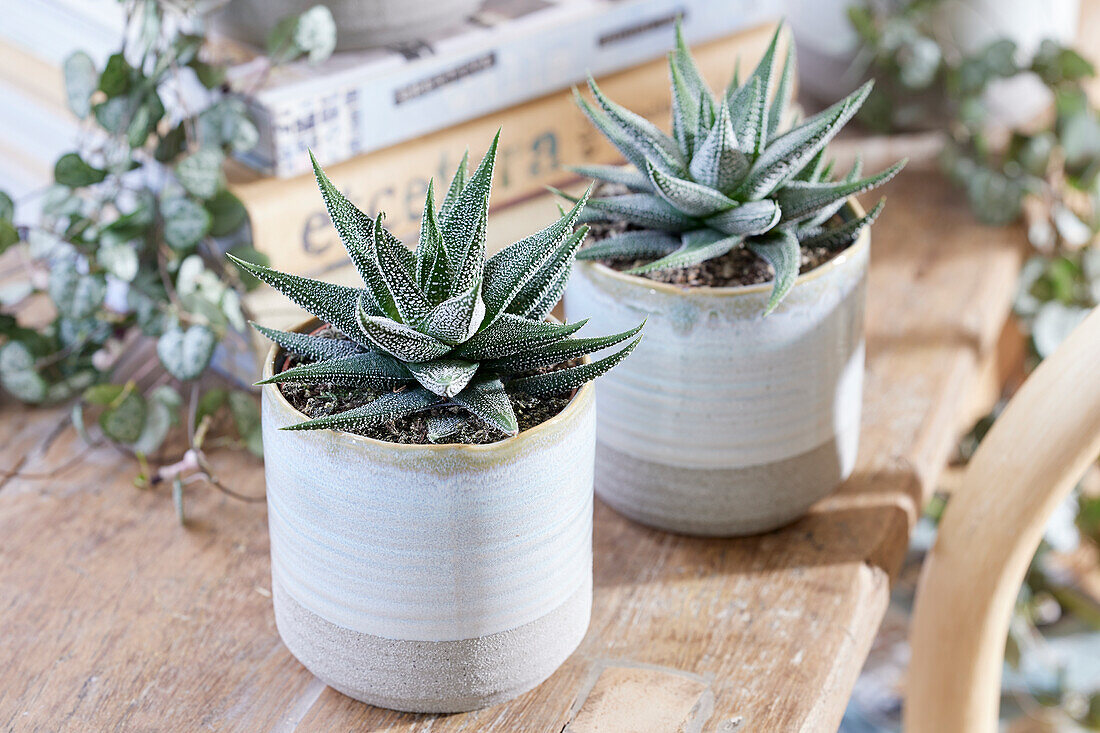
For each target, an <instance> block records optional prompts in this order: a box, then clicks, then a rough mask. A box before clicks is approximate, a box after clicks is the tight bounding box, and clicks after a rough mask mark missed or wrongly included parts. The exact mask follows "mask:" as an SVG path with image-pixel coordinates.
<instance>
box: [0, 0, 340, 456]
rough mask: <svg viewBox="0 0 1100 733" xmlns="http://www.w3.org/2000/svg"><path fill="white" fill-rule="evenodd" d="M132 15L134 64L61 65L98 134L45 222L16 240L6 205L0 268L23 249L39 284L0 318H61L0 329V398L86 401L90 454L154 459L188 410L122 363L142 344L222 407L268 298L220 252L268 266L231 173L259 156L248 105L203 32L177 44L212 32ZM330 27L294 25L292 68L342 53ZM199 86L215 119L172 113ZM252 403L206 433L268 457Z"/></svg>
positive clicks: (59, 187) (3, 322) (170, 8)
mask: <svg viewBox="0 0 1100 733" xmlns="http://www.w3.org/2000/svg"><path fill="white" fill-rule="evenodd" d="M126 7H127V13H128V28H127V33H126V34H125V40H124V42H123V48H121V49H119V50H118V52H117V53H115V54H113V55H111V56H110V57H109V58H108V59H107V61H106V63H105V64H104V65H103V66H102V67H100V68H97V67H96V65H95V63H94V62H93V60H92V58H91V57H90V56H89V55H88V54H87V53H85V52H83V51H77V52H76V53H73V54H72V55H71V56H70V57H69V58H68V59H66V60H65V62H64V64H63V69H62V71H63V76H64V80H65V88H66V97H67V101H68V105H69V107H70V109H71V110H72V112H73V113H74V114H75V115H76V116H77V117H78V118H80V119H82V120H84V126H85V129H86V130H87V132H88V134H87V135H86V136H85V137H84V138H83V139H82V140H81V141H80V144H79V146H78V147H77V149H75V150H73V151H72V152H68V153H66V154H65V155H63V156H61V157H60V158H59V159H58V161H57V163H56V165H55V166H54V185H53V186H51V187H50V189H48V190H47V191H46V193H45V195H44V196H43V199H42V212H43V213H42V217H41V218H40V220H38V221H36V222H33V223H31V224H30V225H29V226H22V227H18V226H16V224H15V221H16V211H15V205H14V203H13V202H12V199H11V198H10V197H8V196H7V195H6V194H4V193H2V192H0V253H2V252H3V251H5V250H7V249H9V248H12V247H16V246H20V247H23V248H25V251H24V252H22V253H21V255H22V259H23V260H24V261H25V262H27V263H29V268H30V271H31V276H30V277H29V278H27V280H26V281H25V282H21V283H19V284H18V287H17V288H4V289H2V292H0V305H3V306H4V307H8V306H12V307H14V306H17V305H19V303H20V302H21V301H22V300H23V299H25V298H29V297H33V296H36V295H44V296H46V297H47V298H48V299H49V300H50V301H51V302H52V304H53V306H54V310H55V314H56V315H55V317H54V319H53V321H52V322H50V323H48V324H46V325H44V326H40V325H39V324H37V323H36V324H35V327H34V328H30V327H26V326H25V325H24V324H23V323H22V322H21V321H20V320H19V319H17V318H16V317H15V316H9V315H4V314H0V386H2V387H3V388H4V389H5V390H6V391H7V392H9V393H10V394H11V395H13V396H14V397H16V398H17V399H20V400H22V401H24V402H28V403H33V404H40V403H55V402H62V401H68V400H72V401H75V404H74V407H73V411H72V414H73V416H74V420H76V421H77V424H78V428H79V429H80V430H81V432H82V434H85V435H87V434H88V429H89V428H92V429H93V430H94V429H95V428H96V427H97V426H98V431H99V433H101V436H98V435H97V436H95V437H94V438H92V439H95V440H98V439H99V438H100V437H102V438H105V439H107V440H109V441H112V442H114V443H116V444H119V445H121V446H122V447H124V448H125V449H128V450H130V451H132V452H134V453H135V454H138V455H142V456H144V455H146V454H151V453H153V452H155V451H157V450H158V449H159V448H160V447H161V445H162V443H163V442H164V440H165V437H166V436H167V434H168V431H169V429H170V427H171V426H172V425H173V424H175V423H177V422H178V421H179V412H180V410H181V405H182V403H181V399H180V395H179V392H178V391H177V390H176V387H171V386H160V387H156V388H153V389H150V390H148V391H146V392H143V391H142V390H140V389H138V387H137V386H136V385H135V384H134V383H132V382H130V381H129V380H128V379H126V378H125V377H123V376H122V375H118V374H116V373H115V367H116V363H117V362H118V359H119V357H120V355H121V354H122V353H123V351H124V350H125V349H129V348H133V347H134V345H135V341H136V340H137V339H140V338H143V337H144V338H148V339H152V340H154V341H155V344H156V354H157V357H158V361H159V366H160V367H161V368H162V369H163V370H164V372H166V373H167V375H166V377H165V379H167V376H169V375H170V376H171V377H174V378H175V380H176V381H177V384H179V385H180V386H183V387H186V388H187V389H188V390H189V391H191V392H192V393H193V395H194V398H195V399H196V402H200V401H201V402H202V403H203V404H207V402H206V399H205V396H204V394H214V392H215V391H214V390H207V391H205V393H204V391H203V389H202V388H200V386H199V384H198V382H197V380H198V379H199V377H200V376H201V375H203V374H204V373H205V372H206V371H207V369H208V367H209V365H210V362H211V359H212V357H213V354H214V351H215V348H216V347H217V346H218V344H219V343H222V342H224V341H225V340H226V339H227V337H228V336H229V335H230V333H231V332H233V331H237V332H240V333H242V334H243V333H244V331H245V329H246V318H245V315H244V312H243V309H242V306H241V295H242V294H243V293H244V291H245V290H247V289H248V288H250V287H253V286H254V285H256V284H258V281H256V280H255V279H254V278H253V277H252V276H251V275H248V274H246V273H243V272H241V271H240V270H238V269H237V268H235V267H228V266H226V263H225V260H224V258H223V257H222V256H221V255H222V252H223V251H225V250H226V249H232V251H235V252H239V253H242V254H245V255H247V256H249V257H250V259H253V260H258V259H261V257H262V256H261V255H259V253H257V252H255V250H254V249H252V247H251V242H250V236H251V235H250V232H249V226H248V216H247V213H246V211H245V209H244V207H243V206H242V204H241V202H240V201H239V200H238V199H237V198H236V197H235V196H234V195H233V194H232V193H231V192H230V191H229V190H228V189H227V188H226V182H225V177H224V175H223V173H222V162H223V161H224V159H225V158H226V156H228V155H231V154H235V153H242V152H245V151H247V150H248V149H249V148H251V147H252V146H253V145H254V144H255V143H256V141H257V138H258V132H257V130H256V127H255V125H254V124H253V122H252V120H251V119H250V118H249V116H248V114H247V111H246V109H245V107H244V104H243V103H242V102H241V101H240V100H239V99H236V98H233V97H230V96H228V95H226V94H225V93H224V92H223V91H222V90H221V89H220V88H219V85H220V84H221V83H222V80H223V79H224V76H225V73H224V72H225V70H224V68H222V67H220V66H217V65H214V64H211V63H209V62H207V61H205V60H203V58H202V56H203V54H202V45H203V42H204V37H203V35H202V34H201V32H197V33H190V32H183V31H181V30H180V29H181V28H201V22H202V15H201V13H200V12H199V9H198V8H196V7H193V6H192V5H188V4H183V5H180V4H178V3H177V4H172V3H160V2H156V1H155V0H137V1H136V2H127V3H126ZM307 16H308V18H307ZM326 16H327V17H329V19H330V21H331V16H330V15H328V11H327V10H326V9H324V8H323V7H320V6H318V8H315V9H313V10H310V11H307V12H306V13H305V14H304V15H303V16H300V17H299V16H296V17H295V18H293V19H291V21H290V22H292V23H295V24H298V25H299V26H300V27H299V28H298V30H297V31H296V32H295V34H294V38H295V41H294V45H293V48H291V49H288V50H287V52H286V53H284V54H283V55H282V56H281V58H282V59H283V60H290V59H292V58H294V57H296V56H298V55H301V54H303V53H308V54H310V55H311V57H312V58H313V59H319V58H321V57H323V56H324V55H325V54H326V53H327V52H326V48H331V38H329V37H328V36H327V35H326V32H324V29H323V26H324V18H325V17H326ZM319 29H320V30H319ZM192 77H197V78H198V79H199V81H200V82H201V83H202V84H203V85H204V86H205V87H207V89H210V90H211V92H210V94H209V96H208V97H207V99H208V101H209V104H205V105H198V107H197V108H196V109H190V110H189V109H186V108H184V107H183V106H182V105H177V108H175V109H172V110H167V109H166V107H165V102H166V101H169V100H170V101H172V102H173V103H175V101H176V100H178V99H179V89H180V88H181V87H185V86H186V85H187V84H188V83H190V82H191V81H192ZM236 338H237V340H239V341H242V342H243V341H244V338H243V337H242V336H237V337H236ZM124 344H125V347H124ZM161 381H164V380H161ZM250 391H251V390H244V391H242V390H233V391H230V392H229V393H227V394H228V396H226V393H222V396H221V398H220V400H215V402H216V405H215V406H216V407H217V410H214V411H211V412H210V414H209V416H208V417H209V419H208V420H207V422H208V423H211V424H212V422H213V420H214V412H219V413H220V414H223V415H224V416H225V417H226V420H225V421H223V422H224V423H226V424H228V423H229V422H230V420H229V418H231V422H232V424H233V425H234V426H235V429H236V432H237V436H238V438H239V439H240V442H241V444H242V445H244V446H246V447H248V448H249V449H251V450H253V451H254V452H258V451H259V441H260V438H259V428H258V417H257V416H258V412H257V406H256V400H255V399H254V397H253V396H252V395H251V394H250ZM214 396H215V397H217V396H218V395H217V394H214ZM85 412H88V413H89V414H88V415H86V414H85ZM92 413H94V414H92ZM93 417H94V419H93ZM86 418H87V419H86ZM200 420H201V418H200V419H197V420H196V421H195V422H199V421H200ZM189 427H190V428H191V430H192V431H194V430H195V429H196V428H197V426H196V425H191V426H189ZM200 440H201V439H200ZM192 447H196V446H194V445H193V446H192Z"/></svg>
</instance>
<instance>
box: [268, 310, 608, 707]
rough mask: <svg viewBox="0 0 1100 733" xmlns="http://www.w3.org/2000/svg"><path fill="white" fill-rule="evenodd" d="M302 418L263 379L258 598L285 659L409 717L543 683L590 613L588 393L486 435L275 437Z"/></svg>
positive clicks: (271, 364) (591, 433)
mask: <svg viewBox="0 0 1100 733" xmlns="http://www.w3.org/2000/svg"><path fill="white" fill-rule="evenodd" d="M315 325H316V322H312V323H311V324H306V325H304V326H303V327H302V328H303V330H306V329H309V328H312V327H314V326H315ZM276 359H279V360H280V362H281V357H280V356H279V354H278V353H277V349H272V351H271V353H270V354H269V355H268V358H267V361H266V363H265V368H264V376H265V377H267V376H269V375H271V374H272V373H273V371H274V369H275V365H276ZM304 417H305V416H304V415H303V414H302V413H300V412H299V411H297V410H296V409H294V407H292V406H291V405H290V404H289V403H288V402H287V401H286V399H285V398H284V397H283V395H282V393H281V392H280V391H279V389H278V387H277V386H276V385H266V386H264V388H263V438H264V464H265V473H266V478H267V504H268V521H269V529H270V535H271V575H272V594H273V597H274V605H275V621H276V625H277V627H278V630H279V635H280V636H281V637H282V639H283V642H284V643H285V644H286V646H287V648H288V649H289V650H290V651H291V653H292V654H294V656H295V657H297V658H298V659H299V660H300V661H301V662H302V664H303V665H305V666H306V668H308V669H309V670H310V671H311V672H313V673H314V674H315V675H317V677H319V678H320V679H321V680H323V681H324V682H325V683H326V684H328V685H330V686H332V687H333V688H335V689H336V690H338V691H340V692H342V693H344V694H346V695H349V696H351V697H354V698H356V699H358V700H362V701H363V702H367V703H370V704H372V705H378V706H381V707H387V708H393V709H395V710H405V711H413V712H435V713H445V712H458V711H464V710H473V709H476V708H480V707H484V706H487V705H491V704H494V703H498V702H502V701H504V700H508V699H510V698H512V697H515V696H516V695H519V694H520V693H522V692H525V691H526V690H529V689H530V688H532V687H534V686H535V685H537V684H538V683H540V682H541V681H543V680H544V679H546V678H547V677H548V676H550V674H551V673H553V671H554V670H555V669H557V668H558V666H559V665H560V664H561V663H562V662H563V661H564V660H565V659H566V657H568V656H569V654H570V653H572V651H573V650H574V649H575V648H576V647H577V645H578V644H579V643H580V641H581V638H582V637H583V636H584V634H585V631H586V629H587V628H588V620H589V614H590V611H591V602H592V462H593V452H594V443H595V405H594V393H593V388H592V385H591V384H588V385H585V386H584V387H582V388H581V389H580V390H578V391H577V393H576V395H575V396H574V397H573V400H572V401H571V402H570V403H569V405H568V406H567V407H566V408H565V410H563V411H562V412H561V413H560V414H558V415H557V416H555V417H554V418H552V419H550V420H548V421H546V422H544V423H542V424H541V425H538V426H536V427H534V428H532V429H530V430H526V431H524V432H522V433H520V434H519V435H517V436H515V437H513V438H510V439H507V440H504V441H501V442H498V443H493V444H489V445H400V444H396V443H387V442H382V441H378V440H373V439H370V438H366V437H362V436H358V435H352V434H350V433H344V432H335V431H331V430H313V431H310V430H306V431H286V430H280V429H279V428H282V427H284V426H286V425H290V424H292V423H296V422H300V421H301V420H302V419H303V418H304Z"/></svg>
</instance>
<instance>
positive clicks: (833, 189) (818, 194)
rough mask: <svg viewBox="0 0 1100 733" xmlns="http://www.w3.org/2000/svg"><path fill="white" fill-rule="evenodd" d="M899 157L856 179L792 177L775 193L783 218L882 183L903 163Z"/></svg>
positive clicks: (810, 211) (794, 218)
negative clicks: (818, 180)
mask: <svg viewBox="0 0 1100 733" xmlns="http://www.w3.org/2000/svg"><path fill="white" fill-rule="evenodd" d="M905 163H906V161H904V160H902V161H900V162H898V163H895V164H894V165H892V166H890V167H889V168H887V169H886V170H884V171H882V172H881V173H879V174H877V175H874V176H869V177H867V178H860V179H859V180H856V181H839V182H827V183H804V182H801V181H792V182H790V183H788V184H787V185H786V186H784V187H783V188H781V189H780V190H779V192H778V193H777V195H776V200H777V201H778V202H779V206H780V208H781V209H782V210H783V221H797V220H799V219H803V218H805V217H807V216H810V215H812V214H815V213H817V212H818V211H820V210H821V209H823V208H825V207H826V206H828V205H829V204H833V203H836V202H840V201H843V200H844V199H846V198H848V197H849V196H856V195H858V194H861V193H863V192H864V191H869V190H870V189H872V188H875V187H876V186H881V185H882V184H883V183H886V182H887V181H889V180H890V179H891V178H893V177H894V176H895V175H897V173H898V171H900V170H901V169H902V168H903V167H904V166H905Z"/></svg>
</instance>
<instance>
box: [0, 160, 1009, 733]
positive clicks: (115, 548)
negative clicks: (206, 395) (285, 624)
mask: <svg viewBox="0 0 1100 733" xmlns="http://www.w3.org/2000/svg"><path fill="white" fill-rule="evenodd" d="M886 193H887V195H888V196H889V197H890V203H889V205H888V206H887V207H886V211H885V214H884V215H883V217H882V219H881V221H880V223H879V224H877V225H876V227H875V230H874V235H873V239H874V244H873V249H872V252H873V254H872V266H871V278H870V290H869V296H868V297H869V303H868V309H867V311H868V319H867V335H868V356H867V382H866V388H865V404H864V416H863V422H864V426H863V437H862V444H861V447H860V457H859V462H858V466H857V468H856V471H855V475H854V476H853V477H852V478H851V480H850V481H848V483H847V484H846V485H845V486H844V487H843V489H841V490H840V492H838V493H837V494H836V495H835V496H832V497H830V498H828V499H825V500H824V501H822V502H820V503H819V504H818V505H817V506H816V507H815V508H814V510H813V511H812V512H811V514H810V515H809V516H808V517H806V518H805V519H803V520H801V521H799V522H797V523H796V524H794V525H792V526H790V527H788V528H786V529H785V530H782V531H779V532H775V533H772V534H768V535H765V536H762V537H756V538H752V539H741V540H700V539H689V538H685V537H678V536H673V535H669V534H663V533H661V532H657V531H653V530H649V529H646V528H643V527H640V526H638V525H635V524H632V523H630V522H628V521H626V520H624V519H622V518H621V517H619V516H618V515H616V514H615V513H614V512H612V511H611V510H610V509H608V508H607V507H605V506H602V505H600V504H599V503H598V502H597V506H596V529H595V545H596V546H595V583H596V592H595V602H594V608H593V615H592V625H591V627H590V629H589V631H588V635H587V637H586V638H585V640H584V642H583V643H582V645H581V647H580V648H579V650H578V651H577V652H576V653H575V654H574V655H573V656H572V658H571V659H570V660H569V661H568V662H567V663H566V664H565V665H564V666H563V667H562V668H561V669H560V670H559V671H558V672H557V673H556V674H555V675H554V676H553V677H551V678H550V679H549V680H548V681H547V682H545V683H544V684H542V685H541V686H540V687H538V688H537V689H535V690H533V691H531V692H529V693H527V694H526V695H523V696H522V697H520V698H518V699H517V700H515V701H513V702H511V703H509V704H505V705H500V706H497V707H493V708H489V709H487V710H482V711H479V712H475V713H469V714H464V715H453V716H439V717H420V716H415V715H406V714H399V713H394V712H389V711H385V710H380V709H376V708H371V707H369V706H366V705H363V704H361V703H358V702H355V701H353V700H350V699H349V698H346V697H343V696H342V695H340V694H337V693H335V692H333V691H332V690H329V689H327V688H325V687H324V685H322V684H321V683H319V682H318V681H317V680H315V679H314V678H313V677H312V676H311V675H310V674H309V673H308V672H306V670H305V669H303V668H302V667H301V666H300V665H299V664H298V663H297V661H295V660H294V658H293V657H291V656H290V654H289V653H288V652H287V651H286V649H285V648H284V647H283V645H282V644H281V643H280V641H279V637H278V635H277V634H276V631H275V624H274V618H273V615H272V610H271V599H270V590H269V588H270V578H269V565H268V543H267V517H266V513H265V510H264V507H263V505H262V504H261V505H255V504H241V503H238V502H236V501H233V500H229V499H226V498H224V497H223V496H222V495H221V494H218V493H216V492H215V491H213V490H203V489H201V488H197V489H194V490H192V491H191V494H190V497H189V506H188V509H189V515H190V517H191V520H190V523H189V525H188V526H187V527H186V528H185V527H181V526H179V525H177V523H176V520H175V517H174V512H173V508H172V503H171V501H170V500H169V499H168V497H167V495H166V494H165V493H164V492H152V491H141V490H137V489H135V488H134V487H133V485H132V483H131V481H132V478H133V474H134V472H135V467H134V464H133V463H132V462H131V461H130V460H129V459H127V458H125V457H122V456H121V455H120V454H118V453H116V452H114V451H111V450H107V449H101V450H97V451H95V452H92V453H91V454H89V455H88V456H87V458H86V460H85V461H83V462H82V463H81V464H80V465H79V466H78V467H76V468H74V469H72V470H70V471H68V472H66V473H65V474H63V475H62V476H61V477H60V478H57V479H56V480H49V481H43V480H27V479H21V478H9V479H7V480H3V479H0V661H2V662H3V664H2V665H0V730H9V729H14V730H33V729H41V730H51V731H52V730H62V729H71V730H108V729H111V730H114V729H127V730H134V729H137V730H142V729H160V728H164V727H166V726H168V727H171V728H172V729H179V730H198V729H204V728H209V729H216V730H240V731H261V730H271V729H275V730H292V729H294V730H303V731H305V730H309V731H314V730H316V731H329V730H352V729H354V730H395V731H412V730H418V731H423V730H429V729H430V730H432V731H456V730H468V731H472V730H478V731H509V732H511V731H539V732H542V731H553V732H554V733H557V732H558V731H562V730H563V729H565V730H571V731H575V732H576V733H581V732H587V731H597V730H599V731H648V730H653V731H671V730H688V731H731V730H734V729H735V728H738V727H739V728H740V730H753V731H766V732H771V731H795V730H814V731H816V730H823V731H824V730H835V728H836V727H837V725H838V724H839V721H840V718H841V715H842V713H843V711H844V707H845V704H846V702H847V699H848V695H849V693H850V691H851V688H852V685H853V683H854V681H855V678H856V675H857V674H858V672H859V670H860V667H861V666H862V664H863V661H864V658H865V656H866V654H867V652H868V649H869V647H870V645H871V641H872V639H873V638H874V636H875V632H876V630H877V628H878V626H879V622H880V620H881V619H882V616H883V612H884V611H885V609H886V605H887V601H888V596H889V591H890V584H891V578H892V574H893V573H895V572H896V570H897V568H898V567H899V564H900V561H901V558H902V556H903V554H904V552H905V549H906V546H907V543H908V536H909V530H910V527H911V526H912V524H913V522H914V521H915V519H916V517H917V515H918V510H919V507H920V505H921V498H922V497H923V496H926V495H927V493H928V492H929V490H930V489H931V488H932V487H933V485H934V484H935V482H936V479H937V475H938V473H939V472H940V470H941V469H942V467H943V466H944V464H945V462H946V460H947V458H948V455H949V453H950V451H951V449H952V446H953V444H954V441H955V440H956V437H957V435H958V431H959V429H960V427H961V426H960V421H961V420H962V419H963V416H964V415H965V414H966V411H967V409H968V404H969V396H970V393H971V392H972V391H973V390H974V389H975V388H976V385H978V384H979V382H980V380H981V374H982V370H983V364H984V363H986V362H988V361H989V360H990V359H991V358H992V355H993V354H994V353H995V351H996V349H995V346H996V344H997V342H998V337H999V335H1000V333H1001V330H1002V327H1003V325H1004V323H1005V319H1006V316H1007V314H1008V312H1009V304H1010V300H1011V294H1012V291H1013V288H1014V283H1015V279H1016V275H1017V272H1018V269H1019V266H1020V261H1021V253H1022V235H1021V233H1020V232H1019V231H1017V230H1014V229H1008V230H1002V229H989V228H984V227H981V226H979V225H977V224H975V223H974V221H973V219H972V218H971V216H970V214H969V212H968V211H967V209H966V207H965V205H964V203H963V202H962V198H963V197H962V195H961V194H960V193H959V192H958V191H956V190H955V189H953V188H952V187H950V186H949V185H948V184H946V183H945V182H944V181H943V180H942V179H941V178H940V177H939V176H938V175H936V174H934V173H931V172H927V171H925V172H921V171H914V170H909V171H906V172H905V173H904V174H903V175H902V176H900V177H899V179H898V180H897V181H896V182H894V183H892V184H891V185H890V186H889V187H888V188H887V191H886ZM2 410H3V412H2V420H0V468H4V469H9V470H10V469H16V468H18V469H19V470H21V471H24V472H43V471H48V470H49V469H50V468H51V467H52V466H57V465H59V464H61V463H62V462H63V461H64V460H66V458H67V457H68V456H70V455H71V454H72V453H73V452H74V451H76V450H79V449H80V442H79V439H78V438H76V437H75V435H74V432H73V430H72V429H71V428H70V427H69V426H68V425H67V416H66V414H65V413H64V412H63V411H60V410H37V411H36V410H28V409H25V408H21V407H19V406H17V405H15V404H13V403H11V402H10V401H9V402H5V403H3V404H2ZM220 465H221V473H222V475H223V478H224V479H225V480H227V481H228V482H230V483H232V484H233V485H234V486H236V488H238V489H239V490H240V491H242V492H246V493H252V494H258V493H261V492H262V490H263V474H262V467H261V465H260V463H259V462H258V461H256V460H254V459H250V458H247V457H244V456H240V455H228V454H226V455H223V456H221V464H220ZM738 721H742V722H743V725H741V726H738ZM601 722H602V725H601Z"/></svg>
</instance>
